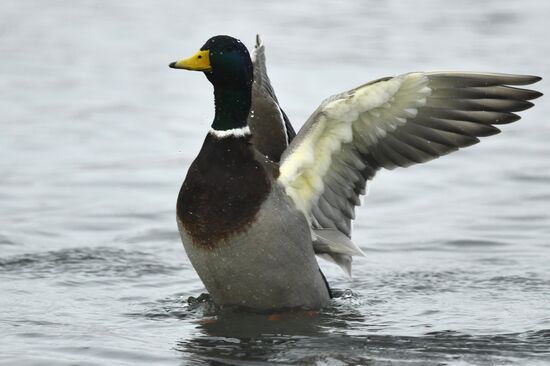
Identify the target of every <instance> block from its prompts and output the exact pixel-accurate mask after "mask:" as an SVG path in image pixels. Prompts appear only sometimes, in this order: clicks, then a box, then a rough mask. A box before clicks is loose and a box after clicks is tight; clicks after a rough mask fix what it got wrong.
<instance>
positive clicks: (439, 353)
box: [0, 0, 550, 365]
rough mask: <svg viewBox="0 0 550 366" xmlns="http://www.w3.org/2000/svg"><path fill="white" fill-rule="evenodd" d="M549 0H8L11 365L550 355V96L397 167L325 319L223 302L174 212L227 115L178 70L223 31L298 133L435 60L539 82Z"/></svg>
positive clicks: (0, 92) (529, 361) (2, 194)
mask: <svg viewBox="0 0 550 366" xmlns="http://www.w3.org/2000/svg"><path fill="white" fill-rule="evenodd" d="M549 4H550V3H548V2H543V1H538V0H528V1H502V0H501V1H482V2H480V1H435V0H427V1H419V2H407V1H400V2H399V1H374V0H373V1H355V2H351V1H350V2H340V1H300V2H296V1H287V0H284V1H277V2H269V3H267V2H260V1H257V2H254V1H243V0H233V1H213V2H212V1H201V2H196V1H193V2H192V1H165V0H162V1H152V0H151V1H143V0H138V1H91V0H89V1H68V0H59V1H38V0H22V1H4V2H2V4H1V9H0V55H1V57H0V129H1V130H0V172H1V174H0V364H6V365H140V364H146V365H153V364H154V365H201V364H211V365H256V364H259V365H271V364H282V365H286V364H296V365H394V364H407V365H478V364H491V365H493V364H494V365H509V364H517V365H547V364H550V346H549V344H550V265H549V263H550V249H549V248H550V160H549V159H550V158H549V157H550V144H549V141H550V123H549V121H548V115H549V113H550V107H549V103H548V100H547V99H548V97H542V98H540V99H539V100H537V101H536V103H537V105H536V106H535V108H533V109H531V110H529V111H526V112H523V113H521V115H522V116H523V119H522V120H521V121H520V122H518V123H516V124H513V125H509V126H504V128H503V130H504V131H503V133H502V134H500V135H497V136H493V137H490V138H487V139H485V141H483V142H482V143H481V144H479V145H476V146H474V147H471V148H468V149H466V150H463V151H461V152H458V153H456V154H453V155H451V156H447V157H444V158H441V159H438V160H436V161H433V162H430V163H428V164H425V165H422V166H414V167H411V168H408V169H400V170H399V169H398V170H395V171H391V172H386V171H384V172H381V173H379V174H378V175H377V177H376V178H375V180H374V181H373V183H372V185H371V190H370V195H369V197H368V198H367V199H366V202H365V204H364V205H363V207H361V208H360V209H358V214H357V216H358V219H357V220H356V222H355V228H354V241H355V242H356V243H358V244H359V245H360V246H361V247H362V248H363V249H364V250H365V252H366V253H367V257H365V258H359V259H358V260H356V262H355V263H354V277H353V278H352V279H348V278H347V277H346V276H345V275H344V274H343V273H342V272H341V271H340V270H339V269H337V268H335V267H333V266H332V265H330V264H326V263H325V262H322V263H321V264H322V266H323V269H324V270H325V273H326V275H327V277H328V279H329V281H330V282H331V284H332V286H333V287H336V288H338V289H341V290H346V289H350V290H351V291H346V292H345V293H344V296H342V297H341V298H339V299H337V300H335V301H334V303H333V304H332V306H330V307H329V308H328V309H326V310H324V311H323V312H321V314H320V315H318V316H313V317H307V316H296V317H289V318H285V319H283V320H280V321H270V320H267V318H266V317H265V316H260V315H243V314H238V315H235V314H221V315H219V316H218V317H217V319H216V318H212V317H210V316H208V315H209V311H208V309H206V307H205V306H204V305H198V306H190V305H189V303H187V302H186V299H187V298H188V297H189V296H195V297H196V296H198V295H199V294H201V293H202V292H203V291H204V289H203V286H202V284H201V282H200V281H199V279H198V277H197V276H196V274H195V272H194V270H193V268H192V267H191V265H190V264H189V261H188V259H187V258H186V256H185V253H184V251H183V248H182V246H181V244H180V242H179V237H178V234H177V230H176V224H175V217H174V208H175V199H176V195H177V192H178V190H179V186H180V184H181V182H182V180H183V178H184V176H185V174H186V171H187V168H188V166H189V164H190V163H191V161H192V159H193V157H194V156H195V155H196V154H197V152H198V150H199V148H200V145H201V143H202V140H203V137H204V135H205V133H206V131H207V129H208V128H209V123H210V121H211V119H212V117H213V102H212V90H211V86H210V84H209V83H208V82H207V81H206V79H205V78H204V76H203V75H201V74H200V73H191V72H184V71H180V70H171V69H169V68H168V67H167V65H168V63H169V62H171V61H174V60H176V59H178V58H180V57H183V56H188V55H190V54H192V53H193V52H195V51H196V50H197V49H198V48H199V47H200V46H201V45H202V44H203V43H204V42H205V41H206V39H208V38H209V37H210V36H212V35H215V34H230V35H233V36H235V37H238V38H240V39H242V40H243V41H244V42H245V44H247V45H248V46H249V47H250V46H252V44H253V41H254V36H255V34H256V33H261V34H262V35H263V37H264V39H265V42H266V44H267V55H268V67H269V74H270V76H271V80H272V82H273V84H274V86H275V89H276V92H277V95H278V97H279V100H280V102H281V104H282V105H283V106H284V108H285V110H286V112H287V113H288V115H289V116H290V118H291V120H292V121H293V123H294V125H295V126H300V125H301V124H302V123H303V121H305V119H306V118H307V116H308V115H309V114H310V113H311V112H312V111H313V110H314V109H315V108H316V107H317V105H318V104H319V103H320V102H321V100H322V99H324V98H325V97H327V96H329V95H331V94H334V93H338V92H341V91H344V90H347V89H350V88H352V87H355V86H357V85H359V84H361V83H363V82H366V81H369V80H372V79H375V78H378V77H382V76H387V75H395V74H399V73H403V72H408V71H416V70H478V71H496V72H512V73H526V74H535V75H540V76H543V77H545V78H546V79H545V80H543V81H542V82H540V83H538V84H537V85H536V86H534V88H536V89H538V90H540V91H542V92H545V93H546V94H547V95H550V84H549V80H550V61H549V58H550V42H549V41H548V37H549V34H550V33H549V32H550V26H549V20H550V5H549Z"/></svg>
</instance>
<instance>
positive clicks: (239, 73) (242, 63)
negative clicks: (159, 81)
mask: <svg viewBox="0 0 550 366" xmlns="http://www.w3.org/2000/svg"><path fill="white" fill-rule="evenodd" d="M169 66H170V67H171V68H174V69H185V70H194V71H202V72H204V74H205V75H206V77H207V78H208V80H210V82H211V83H212V84H214V86H215V87H216V86H220V87H224V86H234V87H243V86H248V87H250V86H251V85H252V81H253V69H252V61H251V60H250V55H249V53H248V50H247V49H246V46H245V45H244V44H243V43H242V42H241V41H239V40H238V39H236V38H233V37H230V36H215V37H212V38H210V39H209V40H208V41H206V43H205V44H204V46H202V47H201V49H200V51H198V52H197V53H195V54H194V55H193V56H191V57H189V58H186V59H183V60H180V61H176V62H172V63H171V64H170V65H169Z"/></svg>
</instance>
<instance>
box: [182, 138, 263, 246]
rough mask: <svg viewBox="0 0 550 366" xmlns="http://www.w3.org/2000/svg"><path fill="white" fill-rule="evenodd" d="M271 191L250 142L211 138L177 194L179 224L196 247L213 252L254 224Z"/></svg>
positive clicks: (244, 139)
mask: <svg viewBox="0 0 550 366" xmlns="http://www.w3.org/2000/svg"><path fill="white" fill-rule="evenodd" d="M270 189H271V182H270V179H269V177H268V175H267V172H266V170H265V169H264V167H263V166H262V164H261V163H259V162H257V161H256V160H255V159H254V153H253V152H252V150H251V148H250V145H249V143H248V138H246V137H241V138H234V137H229V138H224V139H216V138H215V137H213V136H210V135H209V136H208V137H207V138H206V140H205V142H204V145H203V147H202V149H201V152H200V153H199V155H198V156H197V158H196V159H195V161H194V162H193V164H192V165H191V167H190V168H189V171H188V173H187V177H186V178H185V181H184V183H183V185H182V187H181V190H180V192H179V196H178V202H177V215H178V220H179V221H180V222H181V226H182V228H183V229H184V230H185V231H186V233H187V234H188V235H189V237H190V238H191V239H192V242H193V244H194V245H196V246H201V247H204V248H205V249H207V248H214V247H216V246H217V245H220V244H221V243H223V242H224V241H227V240H228V239H229V238H230V237H233V236H235V235H237V234H239V233H241V232H243V231H244V230H246V229H247V228H248V227H249V226H250V225H251V224H252V223H253V222H254V221H255V219H256V217H257V213H258V210H259V209H260V207H261V205H262V203H263V202H264V200H265V199H266V197H267V196H268V194H269V191H270Z"/></svg>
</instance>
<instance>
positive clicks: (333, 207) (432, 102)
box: [278, 72, 542, 259]
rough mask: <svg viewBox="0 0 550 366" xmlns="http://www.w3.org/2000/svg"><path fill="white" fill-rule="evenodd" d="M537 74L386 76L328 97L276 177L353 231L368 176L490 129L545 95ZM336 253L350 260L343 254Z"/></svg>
mask: <svg viewBox="0 0 550 366" xmlns="http://www.w3.org/2000/svg"><path fill="white" fill-rule="evenodd" d="M539 80H540V78H539V77H536V76H523V75H507V74H489V73H458V72H432V73H422V72H418V73H409V74H404V75H400V76H396V77H390V78H384V79H380V80H376V81H373V82H371V83H368V84H365V85H363V86H360V87H358V88H356V89H353V90H351V91H348V92H345V93H342V94H339V95H335V96H332V97H330V98H328V99H327V100H325V101H324V102H323V103H322V104H321V106H320V107H319V108H318V109H317V110H316V111H315V112H314V113H313V114H312V115H311V117H310V118H309V119H308V120H307V122H306V123H305V125H304V126H303V127H302V129H301V130H300V131H299V133H298V135H297V136H296V138H295V139H294V140H293V141H292V143H291V145H290V146H289V148H288V149H287V150H286V151H285V152H284V154H283V156H282V158H281V166H280V176H279V178H278V181H279V182H280V183H281V184H282V185H283V186H284V187H285V189H286V192H287V194H288V195H289V196H290V197H291V198H292V199H293V200H294V202H295V204H296V206H297V207H298V208H299V209H300V210H302V211H303V212H304V214H305V215H306V217H309V218H310V219H311V221H312V225H313V226H314V227H317V228H321V227H322V228H335V229H337V230H338V231H340V232H341V233H343V234H345V235H347V236H348V237H350V236H351V220H352V219H353V218H354V211H355V206H356V205H359V196H360V195H361V194H364V192H365V187H366V182H367V180H369V179H371V178H372V177H374V175H375V173H376V171H377V170H378V169H380V168H387V169H393V168H395V167H398V166H399V167H407V166H409V165H412V164H416V163H423V162H426V161H429V160H432V159H434V158H437V157H439V156H442V155H445V154H448V153H450V152H452V151H456V150H458V149H459V148H461V147H465V146H470V145H473V144H475V143H477V142H479V139H478V137H483V136H489V135H494V134H496V133H498V132H500V130H499V129H498V128H496V127H495V126H494V125H499V124H505V123H510V122H514V121H517V120H518V119H519V118H520V117H519V116H518V115H516V114H514V113H512V112H517V111H521V110H524V109H527V108H529V107H531V106H533V104H532V103H530V102H528V100H530V99H534V98H537V97H539V96H540V95H542V94H541V93H538V92H536V91H532V90H527V89H519V88H515V87H511V86H510V85H527V84H532V83H534V82H537V81H539ZM340 259H349V257H346V256H344V257H343V258H340Z"/></svg>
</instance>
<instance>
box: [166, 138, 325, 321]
mask: <svg viewBox="0 0 550 366" xmlns="http://www.w3.org/2000/svg"><path fill="white" fill-rule="evenodd" d="M243 138H246V137H241V138H234V137H229V138H223V139H217V138H216V137H213V136H211V135H209V136H208V137H207V138H206V140H205V143H204V145H203V148H202V150H201V152H200V154H199V155H198V157H197V158H196V159H195V161H194V162H193V164H192V166H191V168H190V169H189V172H188V174H187V177H186V179H185V182H184V184H183V186H182V188H181V190H180V194H179V197H178V205H177V216H178V227H179V230H180V233H181V237H182V241H183V244H184V247H185V250H186V252H187V255H188V256H189V258H190V260H191V262H192V264H193V266H194V267H195V269H196V271H197V273H198V274H199V276H200V278H201V280H202V281H203V283H204V284H205V286H206V288H207V290H208V291H209V293H210V294H211V296H212V297H213V299H214V301H215V302H216V303H218V304H224V305H238V306H243V307H248V308H254V309H259V310H261V309H265V310H267V309H275V308H279V309H280V308H295V307H306V308H319V307H320V306H323V305H324V304H326V303H327V302H328V300H329V294H328V289H327V286H326V284H325V282H324V279H323V277H322V275H321V273H320V271H319V268H318V265H317V262H316V260H315V254H314V252H313V247H312V244H311V234H310V231H309V225H308V222H307V220H306V218H305V216H304V215H303V214H302V213H301V212H299V211H298V210H297V209H295V208H294V206H293V205H292V203H291V202H290V199H289V197H288V196H287V195H286V194H285V193H284V191H283V189H282V188H281V187H280V186H279V185H278V183H276V182H275V180H274V178H273V176H272V175H271V172H270V169H269V167H268V166H266V162H261V161H258V160H257V159H256V154H255V153H254V152H253V150H252V148H251V147H250V145H249V142H248V140H247V141H246V142H245V141H243V140H242V139H243Z"/></svg>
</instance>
